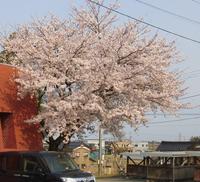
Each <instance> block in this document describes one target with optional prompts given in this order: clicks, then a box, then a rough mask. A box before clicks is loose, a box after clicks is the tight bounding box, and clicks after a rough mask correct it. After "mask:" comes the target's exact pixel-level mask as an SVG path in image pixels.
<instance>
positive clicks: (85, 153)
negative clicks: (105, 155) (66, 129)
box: [64, 141, 98, 174]
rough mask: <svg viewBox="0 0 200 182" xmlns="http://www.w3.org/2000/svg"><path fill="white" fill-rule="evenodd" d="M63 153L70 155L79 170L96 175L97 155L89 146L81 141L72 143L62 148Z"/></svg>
mask: <svg viewBox="0 0 200 182" xmlns="http://www.w3.org/2000/svg"><path fill="white" fill-rule="evenodd" d="M64 151H65V152H68V153H70V154H71V156H72V157H73V158H74V160H75V162H76V163H77V164H78V166H79V168H80V169H81V170H83V171H87V172H92V173H93V174H97V171H98V165H97V160H98V154H97V153H96V151H93V147H92V146H91V145H88V144H87V143H84V142H83V141H73V142H70V143H69V144H67V145H66V146H65V147H64Z"/></svg>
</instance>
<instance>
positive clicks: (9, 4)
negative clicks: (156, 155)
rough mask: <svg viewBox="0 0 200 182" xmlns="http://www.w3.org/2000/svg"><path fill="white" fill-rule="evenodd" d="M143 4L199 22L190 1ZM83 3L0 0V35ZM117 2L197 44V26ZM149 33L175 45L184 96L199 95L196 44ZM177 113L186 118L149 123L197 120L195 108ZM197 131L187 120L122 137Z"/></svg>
mask: <svg viewBox="0 0 200 182" xmlns="http://www.w3.org/2000/svg"><path fill="white" fill-rule="evenodd" d="M143 1H144V2H147V3H151V4H153V5H155V6H157V7H160V8H163V9H166V10H168V11H171V12H173V13H176V14H180V15H182V16H185V17H187V18H190V19H193V20H196V21H200V3H199V4H198V3H195V2H193V1H192V0H171V1H169V0H165V1H164V0H162V1H158V0H143ZM83 2H84V0H17V1H13V0H0V4H1V6H0V31H1V32H8V31H12V29H13V27H16V26H18V25H19V24H23V23H28V22H30V21H31V19H32V18H33V17H34V18H35V17H37V18H40V17H43V16H45V15H48V14H49V13H53V14H56V15H57V16H59V17H62V18H64V17H67V16H68V15H69V13H70V11H71V7H72V6H73V5H81V4H83ZM110 2H114V0H105V3H106V4H107V3H110ZM119 2H120V4H121V7H120V11H122V12H124V13H126V14H128V15H130V16H133V17H135V18H143V20H144V21H146V22H148V23H151V24H154V25H156V26H159V27H162V28H164V29H167V30H170V31H173V32H175V33H178V34H181V35H184V36H187V37H190V38H192V39H195V40H198V41H200V33H199V32H200V24H197V23H192V22H189V21H186V20H183V19H181V18H177V17H175V16H172V15H169V14H166V13H164V12H161V11H158V10H156V9H153V8H150V7H147V6H145V5H143V4H141V3H139V2H138V1H136V0H119ZM199 2H200V0H199ZM124 21H128V19H127V18H125V17H120V16H119V22H121V23H123V22H124ZM152 30H153V32H158V33H159V34H160V35H162V36H163V37H165V38H166V39H167V40H175V41H176V45H177V48H178V50H179V51H180V52H181V54H182V55H183V58H184V61H183V62H182V63H181V64H179V65H177V66H176V67H175V69H181V70H185V74H184V78H185V87H188V90H187V93H186V96H191V95H196V94H200V84H199V79H200V44H197V43H193V42H191V41H188V40H184V39H181V38H179V37H176V36H172V35H170V34H167V33H164V32H162V31H159V30H156V29H153V28H152ZM196 70H197V71H196ZM184 101H188V102H191V104H192V105H200V97H192V98H189V99H185V100H184ZM180 113H182V114H188V115H182V116H181V117H179V118H174V117H173V118H172V117H169V116H166V117H163V116H157V117H156V118H155V117H150V123H151V122H161V121H168V120H174V119H185V118H193V117H198V115H194V114H200V112H199V108H195V109H190V110H183V111H181V112H180ZM199 116H200V115H199ZM199 128H200V119H193V120H192V119H188V120H185V121H184V120H183V121H176V122H170V123H165V124H154V125H151V124H149V127H141V128H139V130H138V131H137V132H134V131H133V130H131V129H130V128H128V127H127V129H126V133H127V135H126V137H127V138H130V137H131V138H132V139H133V140H178V139H181V140H187V139H189V138H190V137H191V136H197V135H200V130H199ZM92 137H94V136H92Z"/></svg>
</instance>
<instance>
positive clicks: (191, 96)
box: [180, 94, 200, 100]
mask: <svg viewBox="0 0 200 182" xmlns="http://www.w3.org/2000/svg"><path fill="white" fill-rule="evenodd" d="M199 96H200V94H196V95H190V96H188V97H182V98H180V100H184V99H189V98H193V97H199Z"/></svg>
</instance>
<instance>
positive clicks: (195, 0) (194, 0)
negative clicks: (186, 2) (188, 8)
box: [192, 0, 200, 4]
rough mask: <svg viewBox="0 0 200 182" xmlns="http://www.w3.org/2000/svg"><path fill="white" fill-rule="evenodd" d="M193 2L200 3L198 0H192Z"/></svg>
mask: <svg viewBox="0 0 200 182" xmlns="http://www.w3.org/2000/svg"><path fill="white" fill-rule="evenodd" d="M192 1H193V2H195V3H197V4H200V2H199V1H197V0H192Z"/></svg>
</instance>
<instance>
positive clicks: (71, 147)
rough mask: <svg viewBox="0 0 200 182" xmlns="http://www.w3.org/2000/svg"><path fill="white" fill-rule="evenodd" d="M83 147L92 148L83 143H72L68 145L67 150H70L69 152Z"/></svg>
mask: <svg viewBox="0 0 200 182" xmlns="http://www.w3.org/2000/svg"><path fill="white" fill-rule="evenodd" d="M81 145H83V146H84V147H87V148H90V146H89V145H88V144H86V143H84V142H83V141H74V142H70V143H69V144H67V145H66V148H68V149H69V150H73V149H75V148H77V147H80V146H81Z"/></svg>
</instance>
